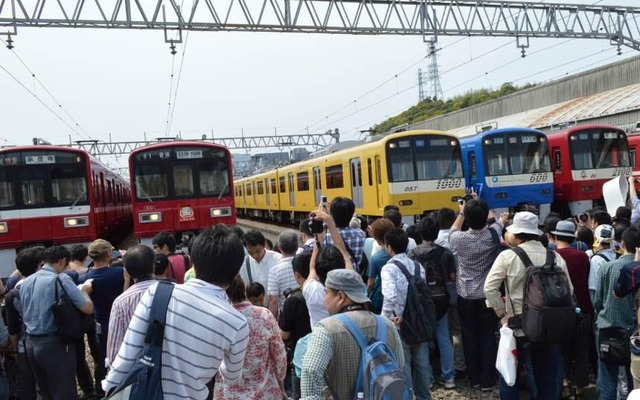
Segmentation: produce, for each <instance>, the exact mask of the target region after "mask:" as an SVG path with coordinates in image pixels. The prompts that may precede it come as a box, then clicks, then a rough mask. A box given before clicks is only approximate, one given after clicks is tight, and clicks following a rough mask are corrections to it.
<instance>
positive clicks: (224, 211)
mask: <svg viewBox="0 0 640 400" xmlns="http://www.w3.org/2000/svg"><path fill="white" fill-rule="evenodd" d="M209 214H210V215H211V218H219V217H229V216H231V207H221V208H212V209H210V210H209Z"/></svg>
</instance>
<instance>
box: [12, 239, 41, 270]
mask: <svg viewBox="0 0 640 400" xmlns="http://www.w3.org/2000/svg"><path fill="white" fill-rule="evenodd" d="M43 250H44V247H40V246H35V247H27V248H26V249H22V250H20V252H19V253H18V255H17V256H16V268H17V269H18V271H19V272H20V275H22V276H24V277H27V276H29V275H31V274H34V273H35V272H36V271H37V270H38V267H39V266H40V263H42V251H43Z"/></svg>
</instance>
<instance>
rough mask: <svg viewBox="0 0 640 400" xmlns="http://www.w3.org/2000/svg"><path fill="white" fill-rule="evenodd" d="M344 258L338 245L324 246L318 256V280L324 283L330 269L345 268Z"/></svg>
mask: <svg viewBox="0 0 640 400" xmlns="http://www.w3.org/2000/svg"><path fill="white" fill-rule="evenodd" d="M344 267H345V264H344V258H343V257H342V253H340V250H338V248H337V247H335V246H332V245H327V246H323V247H322V248H321V249H320V252H319V253H318V257H317V258H316V274H318V280H319V281H320V283H322V284H323V285H324V281H325V280H326V279H327V274H328V273H329V271H333V270H334V269H344Z"/></svg>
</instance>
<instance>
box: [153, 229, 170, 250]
mask: <svg viewBox="0 0 640 400" xmlns="http://www.w3.org/2000/svg"><path fill="white" fill-rule="evenodd" d="M151 244H153V245H154V246H158V247H164V245H166V246H167V247H168V248H169V252H171V253H173V252H175V251H176V238H175V237H174V236H173V235H172V234H171V233H169V232H160V233H158V234H157V235H155V236H154V237H153V239H152V240H151Z"/></svg>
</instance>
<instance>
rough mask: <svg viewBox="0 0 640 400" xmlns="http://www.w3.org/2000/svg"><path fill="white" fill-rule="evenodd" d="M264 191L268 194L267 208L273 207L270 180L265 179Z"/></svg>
mask: <svg viewBox="0 0 640 400" xmlns="http://www.w3.org/2000/svg"><path fill="white" fill-rule="evenodd" d="M264 189H265V191H266V193H267V207H271V187H270V186H269V178H264Z"/></svg>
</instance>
